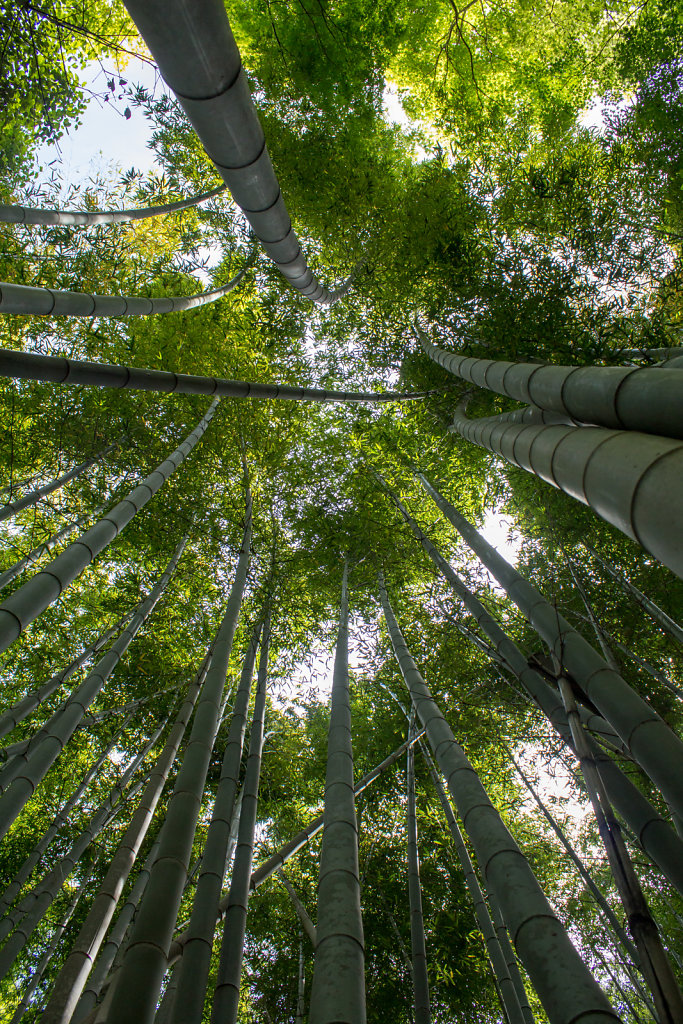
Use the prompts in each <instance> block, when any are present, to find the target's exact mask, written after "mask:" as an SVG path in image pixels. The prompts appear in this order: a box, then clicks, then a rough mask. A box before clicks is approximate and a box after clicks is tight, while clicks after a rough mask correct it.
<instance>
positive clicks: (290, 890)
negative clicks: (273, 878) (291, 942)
mask: <svg viewBox="0 0 683 1024" xmlns="http://www.w3.org/2000/svg"><path fill="white" fill-rule="evenodd" d="M277 876H278V878H279V879H280V881H281V882H282V884H283V885H284V887H285V889H286V890H287V894H288V896H289V898H290V900H291V901H292V906H293V907H294V909H295V910H296V913H297V917H298V918H299V921H300V922H301V927H302V928H303V930H304V931H305V932H306V935H307V936H308V938H309V939H310V942H311V946H312V947H313V949H315V943H316V933H315V925H314V924H313V922H312V921H311V918H310V915H309V913H308V911H307V910H306V908H305V906H304V905H303V903H302V902H301V900H300V899H299V897H298V895H297V892H296V889H295V888H294V886H293V885H292V883H291V882H290V880H289V879H288V878H287V875H286V874H285V873H284V871H283V870H282V868H278V870H277Z"/></svg>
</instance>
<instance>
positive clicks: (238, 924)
mask: <svg viewBox="0 0 683 1024" xmlns="http://www.w3.org/2000/svg"><path fill="white" fill-rule="evenodd" d="M269 645H270V610H269V611H268V612H267V614H266V619H265V622H264V625H263V635H262V637H261V651H260V654H259V667H258V681H257V686H256V699H255V701H254V714H253V717H252V720H251V730H250V734H249V754H248V756H247V767H246V771H245V775H244V784H243V787H242V793H243V796H242V811H241V813H240V824H239V831H238V833H237V846H236V848H235V862H234V864H233V866H232V876H231V879H230V890H229V892H228V905H227V907H226V909H225V920H224V924H223V940H222V943H221V951H220V957H219V962H218V971H217V973H216V988H215V990H214V994H213V1001H212V1004H211V1022H212V1024H235V1022H236V1021H237V1015H238V1008H239V998H240V982H241V976H242V960H243V956H244V936H245V932H246V928H247V909H248V904H249V892H250V882H251V867H252V863H253V859H254V833H255V829H256V815H257V810H258V793H259V782H260V778H261V755H262V752H263V724H264V721H265V714H266V689H267V683H268V650H269ZM215 913H216V912H215V909H214V907H213V905H212V907H211V915H212V919H213V920H214V921H215ZM183 959H184V957H183ZM177 1011H178V1002H177V1000H176V1012H175V1014H174V1020H175V1021H176V1022H177V1024H180V1022H181V1021H182V1022H183V1024H184V1022H186V1021H187V1022H188V1024H189V1022H190V1019H191V1018H190V1017H189V1016H188V1015H186V1014H182V1013H178V1012H177ZM196 1019H197V1020H198V1021H201V1019H202V1018H201V1013H200V1015H199V1017H198V1018H196Z"/></svg>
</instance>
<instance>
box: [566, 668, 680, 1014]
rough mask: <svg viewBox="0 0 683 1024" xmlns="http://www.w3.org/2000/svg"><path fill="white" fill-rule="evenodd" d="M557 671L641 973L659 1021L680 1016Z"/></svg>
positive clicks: (654, 932) (660, 949)
mask: <svg viewBox="0 0 683 1024" xmlns="http://www.w3.org/2000/svg"><path fill="white" fill-rule="evenodd" d="M556 671H557V673H558V675H557V685H558V689H559V691H560V696H561V697H562V702H563V704H564V707H565V711H566V713H567V720H568V722H569V727H570V729H571V731H572V737H573V740H574V746H575V747H576V751H577V754H578V757H579V763H580V765H581V772H582V775H583V779H584V783H585V785H586V791H587V793H588V797H589V800H590V802H591V805H592V807H593V813H594V815H595V820H596V822H597V825H598V830H599V832H600V838H601V839H602V842H603V846H604V848H605V852H606V854H607V860H608V863H609V866H610V870H611V872H612V875H613V877H614V881H615V883H616V886H617V891H618V892H619V896H620V898H621V902H622V904H623V907H624V911H625V913H626V917H627V920H628V926H629V930H630V932H631V935H632V936H633V940H634V942H635V944H636V948H637V949H638V953H639V954H640V962H641V967H642V971H643V976H644V978H645V980H646V981H647V983H648V986H649V988H650V991H651V992H652V997H653V1000H654V1004H655V1007H656V1009H657V1016H658V1017H659V1020H660V1022H661V1024H677V1022H680V1021H682V1020H683V994H682V993H681V990H680V988H679V986H678V982H677V981H676V976H675V974H674V972H673V970H672V968H671V964H670V963H669V959H668V957H667V955H666V952H665V950H664V946H663V945H662V941H661V937H660V935H659V929H658V928H657V924H656V922H655V920H654V918H653V917H652V914H651V912H650V908H649V906H648V904H647V900H646V899H645V895H644V893H643V890H642V888H641V885H640V882H639V881H638V878H637V876H636V873H635V871H634V869H633V864H632V862H631V858H630V857H629V855H628V851H627V849H626V845H625V843H624V840H623V837H622V835H621V829H620V827H619V823H618V821H617V820H616V818H615V816H614V812H613V811H612V807H611V804H610V802H609V798H608V796H607V793H606V792H605V789H604V786H603V784H602V781H601V779H600V773H599V771H598V768H597V765H596V764H595V762H594V760H593V757H592V754H591V751H590V748H589V746H588V743H587V742H586V736H585V733H584V731H583V726H582V725H581V720H580V719H579V716H578V713H577V710H576V701H575V700H574V695H573V693H572V687H571V683H570V682H569V680H568V679H567V678H566V677H565V676H563V675H562V674H561V672H560V668H559V663H558V664H557V668H556Z"/></svg>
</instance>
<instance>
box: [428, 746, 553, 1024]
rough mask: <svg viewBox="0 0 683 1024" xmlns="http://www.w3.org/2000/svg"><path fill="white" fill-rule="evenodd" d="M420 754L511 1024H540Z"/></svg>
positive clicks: (436, 779) (451, 815)
mask: <svg viewBox="0 0 683 1024" xmlns="http://www.w3.org/2000/svg"><path fill="white" fill-rule="evenodd" d="M420 750H421V751H422V756H423V758H424V759H425V761H426V763H427V768H428V770H429V774H430V776H431V779H432V784H433V786H434V789H435V790H436V793H437V796H438V797H439V801H440V803H441V807H442V810H443V812H444V817H445V818H446V823H447V825H448V828H449V831H450V833H451V835H452V836H453V842H454V843H455V849H456V852H457V854H458V859H459V861H460V866H461V867H462V871H463V876H464V878H465V885H466V886H467V891H468V892H469V894H470V899H471V900H472V904H473V906H474V916H475V917H476V919H477V925H478V927H479V931H480V932H481V935H482V938H483V940H484V945H485V947H486V952H487V954H488V958H489V961H490V963H491V968H492V970H493V976H494V978H495V979H496V983H497V985H498V991H499V993H500V998H501V1001H502V1003H503V1009H504V1010H505V1016H506V1018H507V1021H508V1024H536V1022H535V1020H534V1015H533V1013H532V1012H531V1007H530V1006H529V1003H528V1000H527V999H526V996H525V997H524V1005H522V1004H521V1003H520V999H519V994H518V992H517V988H516V987H515V984H514V982H513V980H512V977H511V975H510V971H509V969H508V965H507V963H506V961H505V956H504V954H503V950H502V948H501V944H500V942H499V940H498V938H497V936H496V932H495V929H494V926H493V921H492V920H491V915H490V914H489V912H488V908H487V906H486V901H485V899H484V894H483V893H482V891H481V886H480V885H479V881H478V879H477V876H476V874H475V872H474V866H473V864H472V861H471V859H470V855H469V853H468V852H467V847H466V846H465V842H464V840H463V838H462V833H461V831H460V828H459V826H458V823H457V821H456V819H455V815H454V813H453V809H452V807H451V805H450V802H449V800H448V796H447V795H446V790H445V789H444V788H443V785H442V783H441V779H440V778H439V776H438V774H437V771H436V768H435V767H434V762H433V761H432V759H431V757H430V754H429V751H428V750H427V748H426V747H425V745H424V743H422V742H421V743H420Z"/></svg>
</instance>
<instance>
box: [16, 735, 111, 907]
mask: <svg viewBox="0 0 683 1024" xmlns="http://www.w3.org/2000/svg"><path fill="white" fill-rule="evenodd" d="M129 722H130V719H126V720H125V721H124V722H123V724H122V725H121V727H120V729H118V730H117V731H116V732H115V733H114V735H113V736H112V738H111V740H110V741H109V743H108V744H107V745H106V747H105V748H104V750H103V751H102V753H101V754H100V756H99V757H98V758H97V760H96V761H95V762H94V763H93V764H92V765H91V766H90V768H89V769H88V771H87V772H86V774H85V775H84V776H83V779H82V781H81V782H80V784H79V785H78V786H77V787H76V789H75V790H74V791H73V793H72V794H71V796H70V797H69V798H68V800H67V801H66V803H65V804H64V806H63V807H62V808H61V810H60V811H59V812H58V813H57V815H56V816H55V818H54V820H53V822H52V823H51V824H50V826H49V827H48V828H47V830H46V831H45V832H44V833H43V835H42V836H41V837H40V839H39V840H38V842H37V843H36V844H35V845H34V847H33V849H32V850H31V852H30V854H29V855H28V857H27V858H26V860H25V861H24V863H23V864H22V865H21V867H20V868H19V870H18V871H17V873H16V875H15V876H14V878H13V879H12V881H11V882H10V883H9V885H8V886H7V888H6V889H5V891H4V893H3V894H2V898H0V914H2V915H4V914H5V913H6V912H7V910H8V908H9V907H10V906H11V905H12V904H13V903H14V901H15V899H16V898H17V896H18V895H19V893H20V892H21V889H22V887H23V885H24V882H26V881H27V879H28V878H29V877H30V875H31V873H32V871H33V869H34V868H35V867H36V866H37V865H38V864H39V863H40V860H41V858H42V856H43V854H44V853H45V851H46V850H47V848H48V847H49V845H50V843H51V842H52V840H53V839H54V837H55V836H56V835H57V834H58V832H59V831H60V830H61V829H62V827H63V826H64V825H65V824H66V822H67V821H68V820H69V817H70V815H71V812H72V811H73V809H74V808H75V807H76V806H77V805H78V803H79V801H80V799H81V797H82V796H83V794H84V793H85V792H86V790H87V788H88V786H89V785H90V783H91V782H92V781H93V779H94V778H96V777H97V774H98V772H99V771H100V769H101V768H102V766H103V764H104V763H105V761H107V760H108V759H109V756H110V754H111V753H112V751H113V750H115V749H116V744H117V743H118V741H119V738H120V737H121V735H122V734H124V733H125V730H126V727H127V726H128V724H129Z"/></svg>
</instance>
